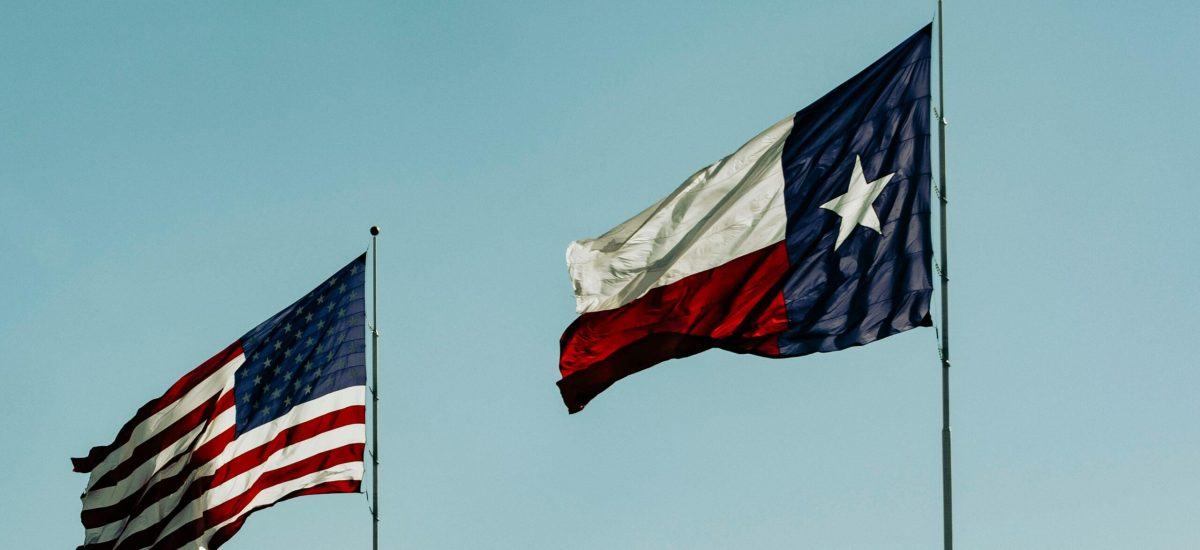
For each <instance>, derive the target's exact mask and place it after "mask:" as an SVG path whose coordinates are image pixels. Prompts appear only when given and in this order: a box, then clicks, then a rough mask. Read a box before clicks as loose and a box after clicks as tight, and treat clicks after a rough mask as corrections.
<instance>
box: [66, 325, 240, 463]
mask: <svg viewBox="0 0 1200 550" xmlns="http://www.w3.org/2000/svg"><path fill="white" fill-rule="evenodd" d="M241 353H242V343H241V341H237V342H234V343H233V344H230V346H229V347H227V348H225V349H223V350H221V351H220V352H219V353H217V354H216V355H214V356H212V357H211V358H209V359H208V360H207V361H205V362H203V363H201V364H200V366H198V367H196V368H194V369H192V371H191V372H189V373H187V374H185V375H184V376H183V378H180V379H179V381H177V382H175V384H174V385H172V386H171V388H170V389H168V390H167V392H166V393H164V394H163V395H162V396H161V397H159V398H158V399H154V400H151V401H150V402H149V403H146V404H145V405H142V407H141V408H140V409H138V411H137V414H135V415H133V419H132V420H130V421H129V422H126V423H125V425H124V426H123V427H122V428H121V431H120V432H117V437H116V439H114V440H113V442H112V443H110V444H108V445H105V446H102V447H92V450H91V451H89V452H88V455H87V456H86V457H82V458H72V459H71V464H72V465H73V466H74V470H75V471H76V472H82V473H88V472H91V471H92V469H93V468H95V467H96V466H98V465H99V464H100V463H101V462H104V459H105V458H108V455H109V453H111V452H113V451H114V450H116V449H119V448H121V445H124V444H125V443H126V442H128V441H129V436H130V435H132V434H133V430H134V429H135V428H137V427H138V425H139V424H141V423H142V422H143V421H145V420H146V419H147V418H150V417H151V416H154V415H155V414H156V413H158V412H160V411H162V410H163V409H165V408H167V406H168V405H170V404H171V403H174V402H175V401H176V400H178V399H179V398H180V397H183V395H184V394H186V393H187V392H188V390H190V389H192V388H193V387H195V386H196V384H199V383H200V382H202V381H203V380H204V379H205V378H208V377H209V376H210V375H211V374H213V373H214V372H216V371H217V370H219V369H220V368H221V367H223V366H225V364H227V363H229V362H230V361H231V360H233V358H234V357H237V356H238V355H241Z"/></svg>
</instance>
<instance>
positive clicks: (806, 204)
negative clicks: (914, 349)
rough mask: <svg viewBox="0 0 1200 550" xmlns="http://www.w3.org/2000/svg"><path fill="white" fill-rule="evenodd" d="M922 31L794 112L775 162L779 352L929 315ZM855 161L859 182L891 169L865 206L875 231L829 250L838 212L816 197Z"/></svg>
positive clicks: (826, 194)
mask: <svg viewBox="0 0 1200 550" xmlns="http://www.w3.org/2000/svg"><path fill="white" fill-rule="evenodd" d="M930 31H931V26H927V27H925V28H924V29H922V30H921V31H919V32H918V33H917V34H915V35H913V36H912V37H910V38H909V39H908V40H906V41H905V42H904V43H902V44H900V45H899V46H898V47H896V48H895V49H893V50H892V51H891V52H889V53H888V54H887V55H885V56H884V57H883V58H881V59H879V60H878V61H876V62H875V63H874V64H872V65H871V66H870V67H868V68H866V69H865V70H863V71H862V72H861V73H859V74H858V75H857V76H855V77H854V78H851V79H850V80H848V81H846V82H845V83H844V84H842V85H841V86H838V87H837V88H836V89H834V90H833V91H832V92H830V93H828V94H826V95H825V97H822V98H821V99H819V100H817V101H816V102H815V103H813V104H812V105H809V106H808V107H806V108H804V110H802V111H800V112H798V113H796V116H795V119H794V125H793V127H792V132H791V134H790V135H789V136H788V139H787V143H786V144H785V145H784V149H783V159H782V164H783V173H784V178H785V179H784V181H785V184H784V196H785V198H786V204H787V216H788V223H787V251H788V259H789V261H790V263H791V265H790V267H789V269H788V274H787V282H786V283H785V284H784V290H783V293H784V297H785V300H786V302H787V313H788V321H789V326H788V328H787V329H786V330H784V331H783V333H782V334H780V335H779V356H781V357H793V356H797V355H805V354H808V353H812V352H816V351H835V350H839V349H843V348H846V347H849V346H855V345H860V344H866V343H868V342H872V341H874V340H878V339H879V338H883V337H885V336H889V335H891V334H895V333H897V332H901V331H904V330H908V329H911V328H914V327H917V326H929V325H931V324H932V323H931V320H930V318H929V302H930V298H931V297H932V295H933V282H932V277H931V274H930V268H929V267H930V261H931V259H932V257H933V244H932V238H931V237H930V226H929V211H930V203H929V182H930V174H931V168H932V167H931V165H930V160H929V120H930V117H929V115H930V112H929V108H930V106H929V100H930V93H929V80H930V78H929V76H930V73H929V69H930V68H929V61H930V55H929V54H930V34H931V32H930ZM859 158H861V163H862V171H863V173H864V174H865V177H866V180H867V181H872V180H875V179H876V178H879V177H884V176H885V175H887V174H893V175H892V176H891V180H890V181H889V182H888V184H887V185H886V186H885V187H884V188H883V191H882V193H881V194H880V195H879V196H878V198H877V199H876V200H875V201H874V202H873V203H872V205H873V208H874V210H875V212H876V213H877V215H878V217H879V219H880V220H881V221H882V227H881V229H882V232H881V233H875V232H872V231H867V230H858V231H856V232H854V233H852V234H851V236H850V237H849V238H848V239H847V240H846V241H845V243H843V244H842V245H841V246H840V247H835V246H834V241H835V239H836V235H837V233H838V228H839V221H840V220H839V218H838V216H837V215H835V214H834V213H833V212H830V211H829V210H826V209H823V208H821V205H822V204H825V203H826V202H827V201H830V200H832V199H834V198H836V197H837V196H839V195H841V194H843V193H845V192H846V182H847V181H850V180H851V176H852V171H853V170H854V167H855V162H856V159H859Z"/></svg>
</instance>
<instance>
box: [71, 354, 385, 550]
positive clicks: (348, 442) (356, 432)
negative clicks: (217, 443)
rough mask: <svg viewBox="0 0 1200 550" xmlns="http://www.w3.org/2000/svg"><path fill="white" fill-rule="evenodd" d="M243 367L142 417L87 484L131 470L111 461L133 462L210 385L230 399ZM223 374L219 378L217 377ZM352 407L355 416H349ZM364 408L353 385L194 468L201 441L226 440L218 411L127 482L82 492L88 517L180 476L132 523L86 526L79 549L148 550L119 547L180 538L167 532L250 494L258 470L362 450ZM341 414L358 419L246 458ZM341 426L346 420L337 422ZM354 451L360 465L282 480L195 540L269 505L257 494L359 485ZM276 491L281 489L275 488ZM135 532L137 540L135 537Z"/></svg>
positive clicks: (224, 419) (226, 426)
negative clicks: (226, 474)
mask: <svg viewBox="0 0 1200 550" xmlns="http://www.w3.org/2000/svg"><path fill="white" fill-rule="evenodd" d="M243 362H244V356H242V355H240V354H239V355H238V356H237V357H236V358H235V359H233V360H232V361H230V362H229V363H227V364H226V365H225V366H223V367H222V368H221V369H219V371H218V372H216V373H214V374H213V375H212V376H209V377H206V378H205V379H204V380H203V381H202V382H200V383H198V384H197V385H196V386H195V387H194V388H192V389H191V390H189V391H188V392H187V393H186V394H185V395H183V396H182V397H180V398H179V400H178V401H177V402H176V403H175V404H172V405H168V406H167V407H166V408H164V409H163V410H162V411H160V413H158V414H155V415H153V416H152V417H150V418H147V420H146V421H143V422H142V423H141V424H139V425H138V427H137V428H136V429H135V430H134V434H133V436H131V438H130V441H128V442H127V443H125V444H124V445H122V446H121V447H120V448H119V449H118V450H116V451H115V452H113V453H112V454H110V455H109V456H108V457H107V458H106V459H105V460H104V461H103V464H102V466H99V467H97V468H96V469H95V470H94V471H93V472H92V478H91V480H90V482H89V486H91V485H94V483H95V481H96V480H98V479H100V478H101V477H102V476H104V475H105V474H106V473H108V472H112V471H113V470H114V469H116V468H119V467H123V468H129V467H130V466H128V465H127V466H121V465H122V464H124V463H123V462H120V461H118V460H116V459H115V458H114V457H116V456H121V457H125V458H126V459H128V458H129V457H131V456H134V455H135V453H134V450H135V449H136V448H137V446H138V444H139V443H140V442H145V441H147V440H148V439H150V438H151V437H153V435H154V433H153V432H152V430H151V429H150V428H151V427H159V428H160V429H161V428H163V427H166V426H170V425H171V424H172V423H173V422H175V421H177V420H178V419H179V418H183V417H184V416H186V415H187V414H189V413H190V412H191V411H192V410H193V409H194V408H195V406H196V404H204V403H206V402H207V400H208V399H212V398H213V392H214V390H213V388H214V387H216V390H215V391H216V392H220V393H221V394H222V395H221V398H222V399H225V398H231V397H232V395H225V394H227V393H229V392H232V388H233V374H234V371H235V370H236V368H237V366H240V365H241V364H242V363H243ZM222 376H223V379H222V378H221V377H222ZM222 390H224V391H222ZM204 393H208V395H207V396H206V395H204ZM185 402H186V403H185ZM188 405H191V406H188ZM355 408H357V409H359V410H357V411H355V410H353V409H355ZM364 410H365V395H364V387H363V386H352V387H349V388H345V389H342V390H338V391H336V392H332V393H330V394H328V395H324V396H322V397H319V398H317V399H314V400H312V401H309V402H306V403H302V404H299V405H297V406H296V407H294V408H293V409H292V410H291V411H289V412H288V413H287V414H285V415H283V416H281V417H279V418H277V419H275V420H273V421H271V422H269V423H267V424H263V425H261V426H258V427H256V428H254V429H253V430H251V431H249V432H247V433H245V434H242V435H241V436H240V437H238V438H237V439H234V440H233V441H232V443H229V444H226V445H225V447H224V448H222V449H214V450H216V451H219V453H218V454H217V455H216V457H215V458H213V459H212V460H209V461H208V462H207V463H205V464H202V465H199V466H198V467H197V465H196V464H190V463H189V462H190V461H191V459H192V454H193V452H195V451H196V450H197V449H199V448H201V446H203V445H204V444H205V443H208V442H211V441H214V440H216V439H218V438H221V437H226V438H227V437H228V435H229V434H228V432H230V431H231V430H232V429H233V427H234V422H235V418H236V404H235V405H234V406H233V407H230V408H228V409H227V410H224V411H222V412H221V413H220V414H219V415H217V416H216V417H215V418H209V419H206V421H204V422H202V423H201V425H200V426H197V427H196V428H195V429H193V430H191V431H189V432H188V433H187V434H186V435H185V436H184V437H181V438H179V439H178V440H176V441H172V442H163V443H165V444H166V446H167V449H169V450H164V451H163V452H160V453H158V454H156V455H153V456H151V457H149V459H147V460H145V461H144V462H143V463H142V464H140V465H138V466H137V468H136V469H134V470H133V471H132V472H131V473H130V474H129V475H127V476H125V479H123V480H122V481H120V482H119V483H117V484H116V485H115V486H112V487H104V488H100V489H95V490H93V491H90V492H89V493H88V494H86V495H85V497H84V513H85V514H87V513H88V512H89V511H96V510H97V509H100V508H104V507H107V506H113V505H115V504H118V503H120V502H121V501H122V499H125V498H126V497H128V496H129V495H136V494H144V493H145V492H146V491H147V490H149V489H152V488H153V487H154V485H155V484H156V483H159V482H162V481H164V480H169V479H171V478H172V477H173V476H176V475H180V474H182V475H186V479H185V480H184V481H185V482H184V483H182V484H181V485H180V486H179V487H178V488H176V489H175V490H174V491H172V492H171V493H170V494H169V495H166V496H164V497H162V498H160V499H158V501H157V502H154V503H148V504H147V505H146V507H145V509H144V510H142V511H141V512H140V513H138V514H137V517H136V518H130V517H124V518H121V519H117V520H115V521H112V522H110V523H107V524H105V525H95V526H89V527H90V528H88V529H87V531H86V533H85V545H96V546H88V547H89V548H92V547H94V548H112V547H114V546H115V547H117V548H125V547H129V548H146V547H150V545H151V543H150V542H147V541H138V542H137V543H129V544H128V546H127V545H126V544H125V543H127V542H129V540H130V539H131V538H132V539H139V538H146V537H147V536H148V535H149V536H154V539H163V538H164V537H168V538H178V536H179V535H178V534H174V537H173V536H172V535H173V531H175V530H176V529H177V528H178V527H180V526H183V525H186V524H188V522H191V521H195V520H198V519H200V518H202V517H203V516H204V512H205V511H206V510H211V509H212V508H214V507H216V506H219V505H221V504H222V503H225V502H228V501H229V500H230V499H235V498H237V497H239V496H240V495H242V494H243V492H244V491H246V490H248V489H251V488H253V487H254V483H255V482H256V481H261V480H260V476H262V474H263V473H264V472H271V471H272V470H275V469H279V468H281V467H286V466H288V465H294V464H296V463H298V462H300V461H302V460H304V459H306V458H309V457H314V456H316V455H320V454H321V453H331V456H332V455H333V454H334V453H332V452H333V451H338V450H340V449H343V452H342V453H341V454H337V456H339V457H341V456H342V455H344V454H345V452H344V449H345V448H346V447H347V446H353V445H360V446H361V445H362V444H364V443H365V441H366V433H365V429H364V427H365V426H364V424H363V421H362V420H358V419H360V418H362V416H363V414H362V412H363V411H364ZM339 411H341V412H342V413H343V414H347V413H349V414H357V416H356V417H355V418H356V419H355V420H352V421H351V422H350V423H347V424H346V425H344V426H341V427H334V428H333V429H327V431H324V432H320V433H316V434H312V436H311V437H309V438H308V439H306V440H304V441H300V442H299V443H296V442H294V441H288V442H287V444H285V445H283V446H282V448H280V449H277V450H274V451H272V452H270V453H268V454H267V455H266V456H263V457H257V456H254V455H253V454H252V452H253V451H255V450H256V449H259V448H260V447H261V446H263V445H267V444H269V443H271V442H272V441H273V440H274V439H275V438H276V437H277V436H278V435H279V434H280V433H281V432H284V431H286V430H288V429H289V428H293V427H295V426H297V425H299V424H302V423H304V422H308V421H311V420H314V419H319V418H320V417H322V416H323V415H329V414H331V413H337V412H339ZM342 422H346V421H345V420H343V421H342ZM322 429H326V428H322ZM221 444H224V443H221ZM358 453H359V457H360V458H359V460H360V461H359V462H343V463H341V464H333V465H332V466H329V467H328V471H329V472H330V476H332V477H329V476H322V475H320V472H319V471H318V472H303V473H305V474H306V475H305V476H304V477H302V478H298V479H291V480H284V482H283V483H281V484H278V485H275V486H268V487H267V488H265V489H264V488H262V487H259V488H258V490H259V491H260V492H259V493H258V495H256V496H254V498H253V499H251V500H250V502H249V503H248V504H246V505H245V506H240V507H238V509H237V510H234V512H236V513H235V514H234V515H232V516H231V517H228V518H225V519H223V520H221V523H220V524H219V525H216V526H203V527H205V528H206V530H207V534H206V535H205V536H204V537H202V539H200V540H197V541H194V542H196V543H200V542H204V541H207V540H208V538H209V536H211V534H212V533H214V532H215V531H216V529H219V528H220V526H221V525H227V524H229V523H231V522H235V521H237V520H238V519H239V518H241V517H242V516H244V515H245V514H248V513H249V512H250V511H253V509H254V508H255V507H259V506H262V505H263V504H264V503H269V502H273V500H272V501H266V500H263V499H265V498H267V497H264V496H263V495H264V494H266V495H274V494H280V495H287V494H289V493H292V492H295V491H298V490H303V489H305V488H307V487H312V486H313V485H312V484H308V485H306V484H305V483H303V482H301V480H304V479H309V480H315V481H313V483H314V484H318V485H319V484H321V483H326V482H327V481H331V480H343V481H346V480H350V481H357V480H361V479H362V464H361V451H360V450H359V451H358ZM177 454H178V455H179V456H178V457H177V458H176V459H175V460H174V461H170V459H171V458H172V457H174V456H175V455H177ZM243 455H247V457H246V458H243V459H242V460H253V461H254V462H255V464H254V465H253V466H252V467H251V468H250V470H248V471H246V472H242V473H239V474H238V475H236V476H233V477H232V478H230V479H227V480H224V481H223V482H221V483H220V484H219V485H218V486H217V487H215V488H209V487H202V486H199V487H195V488H191V487H192V485H193V483H204V482H207V481H211V480H210V479H208V477H209V476H212V475H213V474H214V473H217V472H219V471H221V469H222V467H226V466H228V465H229V464H230V463H231V462H233V461H235V460H236V459H238V457H242V456H243ZM208 456H212V455H211V454H210V455H208ZM164 464H166V467H165V468H164V467H163V465H164ZM351 464H357V465H358V466H357V467H354V466H350V465H351ZM347 472H350V474H347ZM351 474H353V475H351ZM275 487H281V488H283V489H278V490H277V489H275ZM189 488H191V489H189ZM214 489H215V490H214ZM284 489H286V490H284ZM280 490H284V492H282V493H280V492H279V491H280ZM195 491H201V494H200V495H199V498H195V497H196V493H195ZM277 498H278V497H277ZM184 499H191V500H190V502H182V501H183V500H184ZM235 504H236V503H235ZM226 508H228V507H226ZM133 510H134V511H136V510H137V507H134V508H133ZM214 519H215V518H214ZM130 520H132V521H130ZM237 527H238V526H237V525H234V526H233V528H234V529H235V530H236V528H237ZM148 529H151V530H152V532H146V533H143V531H147V530H148ZM138 533H142V534H141V535H140V536H138Z"/></svg>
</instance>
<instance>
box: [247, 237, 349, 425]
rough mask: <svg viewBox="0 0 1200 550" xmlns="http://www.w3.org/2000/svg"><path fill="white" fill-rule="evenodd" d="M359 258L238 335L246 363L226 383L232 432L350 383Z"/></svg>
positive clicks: (275, 416)
mask: <svg viewBox="0 0 1200 550" xmlns="http://www.w3.org/2000/svg"><path fill="white" fill-rule="evenodd" d="M366 262H367V255H366V254H363V255H362V256H359V257H358V258H356V259H355V260H354V261H352V262H350V263H349V264H348V265H347V266H346V267H343V268H342V269H341V271H338V272H337V274H335V275H334V276H333V277H330V278H329V280H327V281H325V282H324V283H321V285H320V286H318V287H317V288H315V289H313V291H312V292H309V293H308V294H307V295H306V296H304V297H303V298H301V299H299V300H297V301H296V303H294V304H292V305H290V306H288V307H287V308H286V309H284V310H283V311H280V312H279V313H276V314H275V316H273V317H271V318H270V319H268V320H267V321H266V322H264V323H262V324H261V325H258V326H257V327H255V328H254V329H253V330H251V331H250V332H247V333H246V335H245V336H242V350H243V352H244V353H245V355H246V362H245V363H244V364H243V365H242V366H241V367H240V368H238V370H237V374H236V379H235V381H234V385H233V393H234V397H235V398H236V399H237V406H236V409H237V435H239V436H240V435H241V434H243V433H246V432H247V431H250V430H252V429H254V428H256V427H258V426H261V425H263V424H265V423H267V422H270V421H272V420H274V419H276V418H279V417H280V416H282V415H284V414H286V413H287V412H288V411H290V410H292V408H293V407H295V406H296V405H299V404H300V403H304V402H306V401H311V400H313V399H316V398H318V397H321V396H322V395H325V394H328V393H331V392H334V391H337V390H340V389H343V388H348V387H350V386H363V385H365V384H366V381H367V369H366V348H365V344H366V331H365V326H366V319H367V316H366V301H365V296H364V294H365V293H364V287H365V283H366Z"/></svg>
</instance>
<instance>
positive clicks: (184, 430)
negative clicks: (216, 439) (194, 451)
mask: <svg viewBox="0 0 1200 550" xmlns="http://www.w3.org/2000/svg"><path fill="white" fill-rule="evenodd" d="M232 407H233V392H227V393H225V394H224V395H221V396H218V395H213V396H212V397H210V398H209V399H208V400H207V401H205V402H203V403H201V404H200V405H199V406H197V407H196V408H195V409H192V411H191V412H189V413H187V414H186V415H184V416H183V417H181V418H180V419H179V420H176V421H175V422H173V423H172V424H171V425H170V426H168V427H167V428H166V429H164V430H162V431H160V432H158V433H155V434H154V435H153V436H151V437H150V438H149V439H147V440H145V441H143V442H142V443H141V444H139V445H138V446H137V447H136V448H135V449H134V451H133V453H132V454H131V455H130V456H129V458H127V459H125V460H124V461H123V462H121V463H120V464H118V465H116V466H114V467H113V468H112V469H111V470H109V471H108V473H106V474H104V475H103V476H101V477H100V479H98V480H96V484H95V485H92V486H91V487H89V488H88V490H89V491H92V490H96V489H103V488H105V487H112V486H114V485H116V484H117V483H119V482H121V480H123V479H125V477H126V476H128V475H129V474H130V473H132V472H133V471H134V470H136V469H137V468H138V466H141V465H142V464H143V463H144V462H146V461H147V460H149V459H150V458H152V457H154V456H156V455H158V453H161V452H162V451H163V450H164V449H166V448H167V447H169V446H171V445H174V444H175V443H176V442H178V441H179V440H180V438H182V437H183V436H184V435H187V434H188V432H191V431H192V430H194V429H196V428H197V427H198V426H202V425H204V424H206V423H208V422H209V421H211V420H212V419H213V418H215V417H216V416H217V415H218V414H220V413H221V412H222V411H225V410H228V409H230V408H232ZM184 452H186V451H184Z"/></svg>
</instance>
